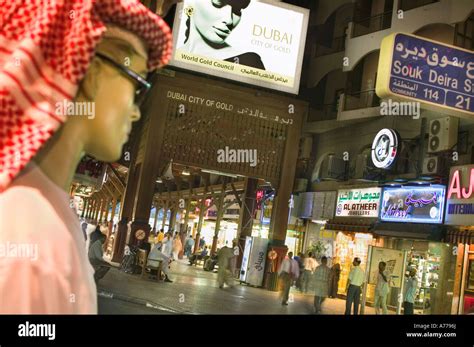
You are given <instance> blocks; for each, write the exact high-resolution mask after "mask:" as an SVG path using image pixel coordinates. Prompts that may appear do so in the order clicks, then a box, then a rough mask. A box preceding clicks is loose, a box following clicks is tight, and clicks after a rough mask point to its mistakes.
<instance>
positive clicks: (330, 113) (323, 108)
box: [308, 103, 338, 122]
mask: <svg viewBox="0 0 474 347" xmlns="http://www.w3.org/2000/svg"><path fill="white" fill-rule="evenodd" d="M337 107H338V104H337V103H332V104H324V105H314V106H313V107H311V110H310V113H309V115H308V122H320V121H325V120H335V119H337Z"/></svg>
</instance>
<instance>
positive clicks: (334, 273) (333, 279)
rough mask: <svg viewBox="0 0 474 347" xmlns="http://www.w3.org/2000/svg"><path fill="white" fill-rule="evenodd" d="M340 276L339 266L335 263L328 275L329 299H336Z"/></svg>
mask: <svg viewBox="0 0 474 347" xmlns="http://www.w3.org/2000/svg"><path fill="white" fill-rule="evenodd" d="M340 276H341V265H340V264H339V263H336V264H334V265H333V266H332V268H331V273H330V275H329V297H330V298H337V292H338V291H339V278H340Z"/></svg>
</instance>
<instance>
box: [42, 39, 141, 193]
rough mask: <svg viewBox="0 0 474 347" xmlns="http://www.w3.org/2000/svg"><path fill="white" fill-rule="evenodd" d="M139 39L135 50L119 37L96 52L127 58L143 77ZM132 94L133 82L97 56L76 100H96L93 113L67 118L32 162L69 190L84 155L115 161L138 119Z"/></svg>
mask: <svg viewBox="0 0 474 347" xmlns="http://www.w3.org/2000/svg"><path fill="white" fill-rule="evenodd" d="M132 35H133V34H132ZM137 40H139V38H138V37H137ZM139 42H140V44H141V45H142V47H139V48H138V49H134V47H133V46H132V45H131V44H130V43H129V42H126V41H124V40H122V39H117V38H104V40H103V41H102V42H101V43H100V44H99V45H98V48H97V51H98V52H102V53H105V54H107V55H108V56H109V57H113V58H114V60H115V61H117V62H120V61H125V60H126V58H127V61H128V59H129V61H130V66H128V68H129V69H130V70H132V71H135V72H137V73H139V74H140V75H142V76H143V77H146V74H147V68H146V64H147V56H146V53H143V52H146V51H145V46H144V44H143V42H141V41H139ZM137 50H139V51H142V53H141V54H140V53H138V52H137ZM144 55H145V56H144ZM134 97H135V86H134V85H133V83H132V82H131V81H130V80H129V79H128V78H127V77H125V76H123V75H122V74H121V73H120V72H119V71H117V70H116V69H115V68H114V67H111V66H110V65H109V64H107V63H106V62H104V61H102V60H101V59H100V58H97V57H95V58H94V59H93V61H92V62H91V65H90V67H89V70H88V71H87V74H86V76H85V77H84V80H83V81H82V83H81V85H80V87H79V90H78V94H77V96H76V99H75V101H77V102H94V103H95V117H94V118H93V119H88V118H87V117H83V116H69V117H68V119H67V121H66V122H65V123H64V125H63V126H62V127H61V128H60V129H59V131H58V132H56V134H55V135H54V136H53V138H51V140H50V141H49V142H48V143H47V144H46V146H45V147H44V148H43V149H42V150H41V151H40V152H39V153H38V155H37V156H36V157H35V158H34V161H35V162H36V163H37V164H38V166H39V167H40V168H41V170H42V171H43V172H44V173H45V174H46V175H47V176H48V177H49V178H50V179H51V180H52V181H53V182H54V183H56V184H57V185H58V186H60V187H62V188H63V189H64V190H65V191H67V190H68V189H69V187H70V185H71V181H72V177H73V176H74V172H75V171H76V167H77V164H78V163H79V161H80V160H81V158H82V156H83V155H84V154H85V153H88V154H90V155H92V156H94V157H95V158H96V159H98V160H101V161H105V162H113V161H116V160H118V159H119V158H120V155H121V153H122V146H123V145H124V144H125V142H126V141H127V139H128V135H129V133H130V131H131V129H132V122H136V121H137V120H139V119H140V110H139V108H138V107H137V106H136V105H135V104H134ZM58 163H61V165H58Z"/></svg>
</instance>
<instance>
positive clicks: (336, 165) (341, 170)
mask: <svg viewBox="0 0 474 347" xmlns="http://www.w3.org/2000/svg"><path fill="white" fill-rule="evenodd" d="M345 173H346V162H345V161H344V160H343V159H341V158H337V157H336V156H334V155H330V156H328V157H327V158H326V160H324V162H323V165H322V167H321V179H330V180H342V179H344V176H345Z"/></svg>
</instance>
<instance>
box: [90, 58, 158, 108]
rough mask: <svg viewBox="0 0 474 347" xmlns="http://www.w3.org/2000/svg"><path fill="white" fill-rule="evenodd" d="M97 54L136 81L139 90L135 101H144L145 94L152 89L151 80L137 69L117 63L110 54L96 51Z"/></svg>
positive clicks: (137, 102)
mask: <svg viewBox="0 0 474 347" xmlns="http://www.w3.org/2000/svg"><path fill="white" fill-rule="evenodd" d="M96 56H98V57H99V58H101V59H103V60H105V61H106V62H108V63H109V64H111V65H113V66H114V67H116V68H117V69H119V70H120V71H121V72H123V73H124V74H125V75H126V76H127V77H128V78H130V79H131V80H132V81H134V82H135V83H136V84H137V90H136V92H135V103H136V104H139V103H140V102H142V101H143V99H144V95H145V94H146V93H147V92H148V91H149V90H150V89H151V84H150V82H148V81H147V80H146V79H145V78H143V77H142V76H140V75H139V74H137V73H136V72H135V71H132V70H130V69H127V68H126V67H125V66H123V65H121V64H119V63H117V62H116V61H115V60H113V59H112V58H109V57H108V56H106V55H104V54H102V53H96Z"/></svg>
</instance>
